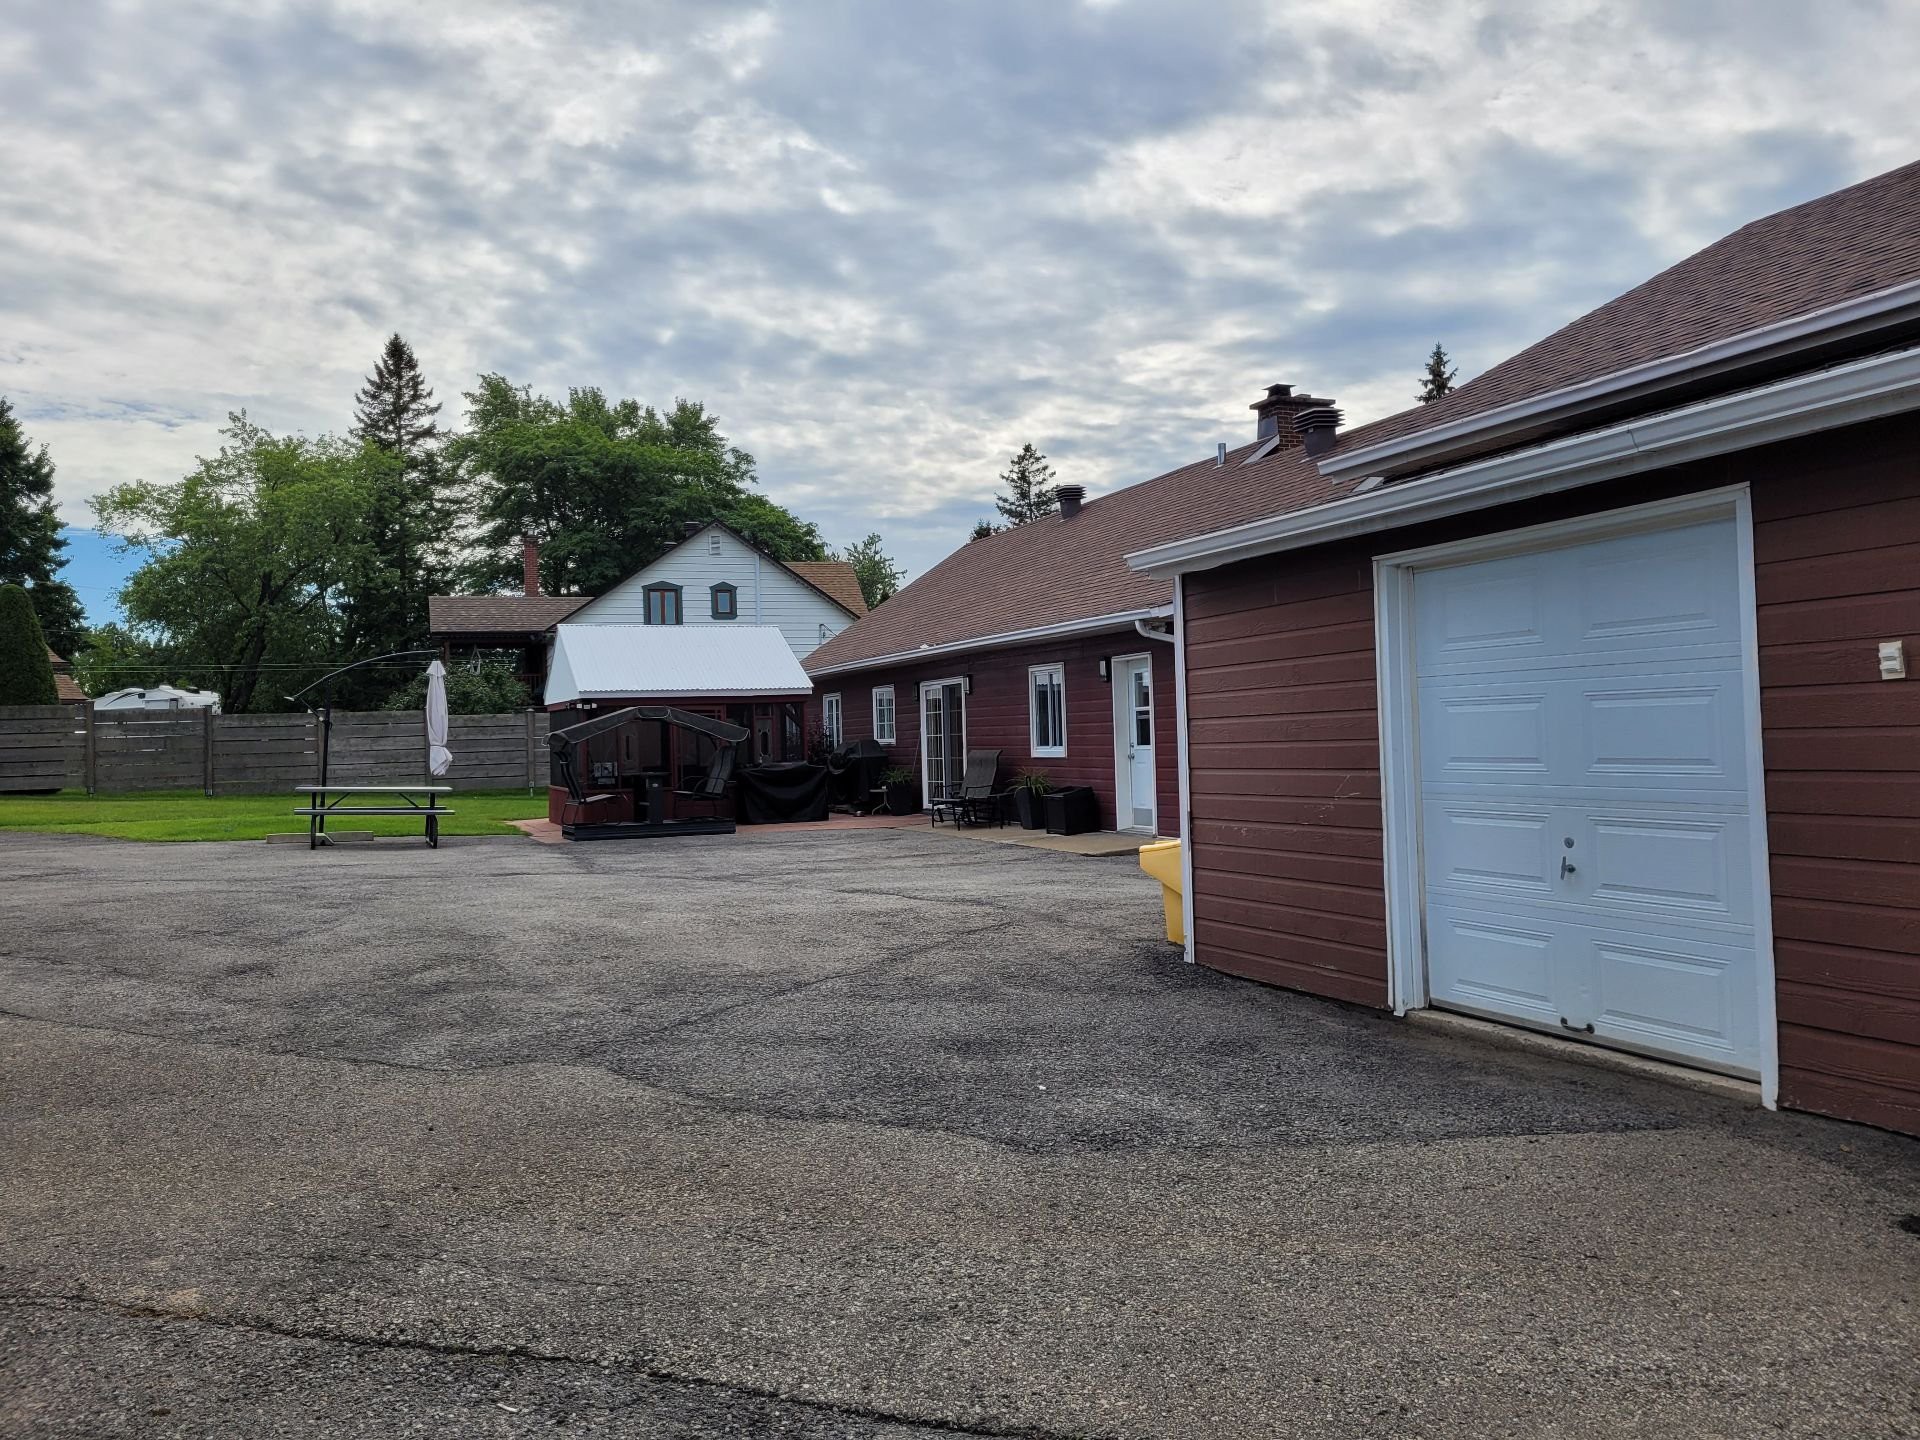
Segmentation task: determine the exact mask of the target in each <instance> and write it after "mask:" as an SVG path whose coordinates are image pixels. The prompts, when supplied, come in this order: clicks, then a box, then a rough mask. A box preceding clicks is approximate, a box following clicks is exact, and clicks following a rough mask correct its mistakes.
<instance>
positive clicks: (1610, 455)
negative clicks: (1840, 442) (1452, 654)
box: [1127, 350, 1920, 576]
mask: <svg viewBox="0 0 1920 1440" xmlns="http://www.w3.org/2000/svg"><path fill="white" fill-rule="evenodd" d="M1914 409H1920V350H1902V351H1898V352H1896V353H1894V354H1891V355H1875V356H1871V357H1869V358H1868V359H1865V360H1855V361H1851V362H1849V363H1848V364H1845V365H1839V366H1835V367H1833V368H1831V369H1827V370H1819V371H1815V372H1814V373H1812V374H1809V375H1797V376H1794V377H1793V378H1792V379H1789V380H1781V381H1777V382H1775V383H1774V384H1771V385H1764V386H1761V387H1759V388H1758V389H1754V390H1743V391H1740V392H1739V393H1737V394H1734V395H1723V396H1720V397H1718V398H1716V399H1713V400H1705V401H1702V402H1700V403H1699V404H1696V405H1688V406H1684V407H1682V408H1680V409H1677V410H1669V411H1666V412H1665V413H1663V414H1659V415H1649V416H1643V417H1642V418H1640V419H1637V420H1633V421H1630V422H1627V423H1624V424H1621V425H1614V426H1610V427H1608V428H1607V429H1604V430H1595V431H1591V432H1589V433H1587V434H1585V435H1575V436H1572V437H1569V438H1568V439H1565V440H1556V441H1553V442H1552V443H1550V444H1547V445H1541V446H1536V447H1535V448H1533V449H1530V450H1521V451H1516V452H1515V453H1513V454H1511V455H1500V456H1496V457H1494V458H1492V459H1490V460H1482V461H1478V462H1476V463H1474V464H1471V465H1462V466H1460V467H1458V468H1457V469H1453V470H1443V471H1440V472H1438V473H1437V474H1434V475H1428V476H1425V477H1423V478H1421V479H1419V480H1408V481H1405V482H1404V483H1402V484H1398V485H1388V486H1385V487H1383V488H1381V489H1377V490H1369V491H1368V492H1366V493H1365V494H1358V495H1350V496H1347V497H1345V498H1343V499H1339V500H1331V501H1328V502H1327V503H1326V504H1324V505H1315V506H1312V507H1310V508H1308V509H1305V510H1294V511H1289V512H1288V513H1286V514H1284V515H1274V516H1270V517H1269V518H1267V519H1265V520H1255V521H1252V522H1251V523H1249V524H1246V525H1236V526H1234V527H1233V528H1231V529H1227V530H1216V531H1214V532H1213V533H1212V534H1208V535H1195V536H1192V537H1190V538H1188V539H1185V540H1176V541H1173V542H1172V543H1171V544H1167V545H1156V546H1154V547H1152V548H1151V549H1147V550H1138V551H1135V552H1134V553H1133V554H1131V555H1129V556H1127V564H1128V565H1130V566H1132V567H1133V568H1134V569H1135V570H1143V571H1146V572H1147V573H1148V574H1152V575H1163V576H1165V575H1178V574H1183V573H1186V572H1189V571H1194V570H1210V569H1212V568H1214V567H1215V566H1218V565H1227V564H1231V563H1232V562H1233V561H1235V560H1245V559H1251V558H1252V557H1254V556H1257V555H1271V554H1274V553H1276V552H1279V551H1283V550H1299V549H1303V548H1305V547H1307V546H1309V545H1320V544H1324V543H1326V542H1328V541H1331V540H1340V539H1344V538H1346V537H1348V536H1351V535H1363V534H1366V533H1368V532H1370V531H1374V530H1385V529H1390V528H1394V527H1397V526H1401V525H1413V524H1417V523H1419V522H1421V521H1424V520H1435V519H1439V518H1441V517H1442V516H1446V515H1457V514H1460V513H1462V512H1464V511H1468V510H1481V509H1485V508H1487V507H1488V506H1492V505H1504V504H1507V503H1509V502H1511V501H1514V500H1525V499H1528V498H1530V497H1532V496H1535V495H1549V494H1552V493H1554V492H1556V491H1560V490H1572V489H1575V488H1577V487H1579V486H1582V485H1592V484H1597V483H1598V482H1600V481H1603V480H1613V479H1617V478H1619V477H1620V476H1623V475H1634V474H1638V473H1640V472H1642V471H1646V470H1658V469H1661V468H1664V467H1666V466H1669V465H1680V464H1684V463H1686V462H1687V461H1689V460H1700V459H1705V458H1706V457H1708V456H1712V455H1724V454H1727V453H1728V452H1730V451H1735V450H1748V449H1752V448H1754V447H1755V446H1759V445H1766V444H1771V443H1772V442H1774V441H1777V440H1790V439H1792V438H1793V437H1795V436H1798V435H1806V434H1811V433H1813V432H1814V431H1818V430H1832V429H1838V428H1839V427H1841V426H1844V425H1855V424H1859V423H1860V422H1862V421H1866V420H1875V419H1879V418H1880V417H1882V416H1885V415H1897V414H1900V413H1901V412H1903V411H1908V410H1914Z"/></svg>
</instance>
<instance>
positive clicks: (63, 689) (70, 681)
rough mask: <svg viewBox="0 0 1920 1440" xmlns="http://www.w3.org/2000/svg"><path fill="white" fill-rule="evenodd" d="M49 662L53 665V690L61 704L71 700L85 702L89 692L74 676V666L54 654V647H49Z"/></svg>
mask: <svg viewBox="0 0 1920 1440" xmlns="http://www.w3.org/2000/svg"><path fill="white" fill-rule="evenodd" d="M47 663H48V664H50V665H51V666H53V691H54V695H55V696H56V697H57V698H58V700H59V701H60V703H61V704H63V705H64V704H66V703H67V702H68V701H70V700H77V701H81V702H83V703H84V702H85V700H86V699H87V692H86V691H84V690H82V689H81V688H80V682H79V681H78V680H75V679H74V678H73V667H72V666H71V665H69V664H67V662H66V661H65V660H64V659H62V658H61V657H60V656H58V655H56V654H54V651H53V647H52V646H51V645H49V646H48V647H47Z"/></svg>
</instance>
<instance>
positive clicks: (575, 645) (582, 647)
mask: <svg viewBox="0 0 1920 1440" xmlns="http://www.w3.org/2000/svg"><path fill="white" fill-rule="evenodd" d="M812 693H813V682H812V681H810V680H808V679H807V672H806V671H804V670H802V669H801V668H800V662H799V660H798V659H796V658H795V656H794V653H793V648H792V647H791V646H790V645H788V644H787V640H786V637H785V636H784V635H782V634H781V633H780V631H779V629H778V628H777V627H776V626H772V625H734V624H728V625H560V626H556V627H555V629H554V632H553V657H552V660H551V661H550V663H549V664H548V666H547V703H548V704H549V705H563V704H566V703H567V702H568V701H572V700H603V699H645V700H654V699H658V700H670V699H688V698H693V697H698V696H713V697H716V698H719V697H727V696H759V695H810V694H812Z"/></svg>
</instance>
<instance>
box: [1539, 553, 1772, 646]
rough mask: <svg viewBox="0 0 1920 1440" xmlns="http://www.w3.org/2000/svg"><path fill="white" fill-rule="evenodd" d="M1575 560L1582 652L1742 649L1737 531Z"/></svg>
mask: <svg viewBox="0 0 1920 1440" xmlns="http://www.w3.org/2000/svg"><path fill="white" fill-rule="evenodd" d="M1573 556H1574V561H1573V564H1572V566H1571V571H1572V574H1573V577H1574V580H1575V583H1576V584H1577V586H1578V589H1579V610H1578V614H1579V616H1580V621H1581V626H1580V632H1579V641H1578V648H1579V649H1580V650H1581V651H1583V652H1586V653H1592V652H1594V651H1606V650H1613V649H1621V648H1631V649H1634V650H1642V651H1644V650H1648V649H1659V648H1665V647H1667V646H1671V645H1683V646H1688V647H1692V646H1697V645H1700V644H1702V643H1704V642H1708V641H1710V640H1712V639H1715V638H1724V639H1726V640H1728V641H1731V642H1733V643H1734V644H1735V645H1736V647H1737V644H1738V641H1739V636H1740V626H1739V615H1738V612H1737V610H1736V609H1735V604H1734V602H1736V601H1737V599H1738V596H1739V587H1738V585H1737V583H1736V579H1737V573H1738V572H1737V569H1736V567H1737V564H1738V560H1737V555H1736V550H1735V547H1734V544H1733V533H1732V531H1731V529H1730V528H1729V527H1727V526H1725V525H1720V524H1715V525H1698V526H1688V527H1687V528H1685V529H1682V530H1668V531H1661V532H1658V533H1655V534H1650V535H1635V536H1629V537H1626V538H1623V539H1620V540H1614V541H1609V542H1607V543H1606V544H1604V545H1599V546H1593V547H1586V548H1582V549H1578V550H1575V551H1574V552H1573ZM1736 653H1737V650H1736Z"/></svg>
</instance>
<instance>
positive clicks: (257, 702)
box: [94, 415, 395, 712]
mask: <svg viewBox="0 0 1920 1440" xmlns="http://www.w3.org/2000/svg"><path fill="white" fill-rule="evenodd" d="M224 433H225V434H226V436H227V443H226V444H225V445H223V446H221V448H220V452H219V454H217V455H215V456H214V457H212V458H211V459H204V458H203V459H202V460H201V461H200V463H199V465H198V466H197V467H196V468H195V469H194V471H193V472H192V473H191V474H190V475H188V476H187V477H186V478H185V479H183V480H180V481H177V482H174V483H171V484H165V483H156V482H151V481H137V482H134V483H132V484H126V485H117V486H114V487H113V488H112V489H110V490H108V491H107V492H106V493H105V494H103V495H101V496H99V497H97V498H96V499H95V501H94V508H95V511H96V512H97V514H98V515H99V518H100V528H101V529H102V530H104V531H107V532H108V533H110V534H115V535H118V536H120V537H121V538H122V540H123V541H124V542H125V543H126V545H128V546H129V547H131V548H132V549H134V550H136V551H139V552H142V553H143V554H144V555H145V557H146V558H145V561H144V563H143V564H142V565H141V566H140V568H139V569H138V570H136V571H134V573H133V574H132V575H131V576H130V577H129V578H128V580H127V583H126V586H125V587H124V588H123V589H122V590H121V592H120V602H121V608H122V609H123V610H124V611H125V613H126V617H127V621H128V628H129V630H130V631H131V633H132V634H133V635H134V636H136V637H137V638H138V640H139V642H140V643H141V644H142V645H143V646H144V647H145V649H146V652H147V658H148V662H149V663H150V664H151V665H152V666H153V668H154V670H155V672H156V674H157V673H158V672H160V671H167V672H170V674H171V676H172V677H173V678H175V679H177V680H183V681H184V680H192V681H195V682H197V683H200V684H204V685H210V686H211V687H212V688H214V689H217V690H219V691H220V693H221V697H222V701H223V703H224V705H225V708H226V709H227V710H228V711H229V712H238V711H243V710H272V709H278V708H283V707H284V704H285V701H284V697H285V695H287V694H288V693H290V692H292V691H294V690H296V689H298V688H299V686H300V685H303V684H305V683H306V681H307V680H309V679H313V678H316V676H317V675H318V674H319V673H320V672H322V671H324V670H327V669H331V668H333V667H334V666H335V665H337V664H339V663H341V645H342V640H343V636H344V635H345V633H346V629H347V626H346V623H345V619H344V617H343V615H342V613H341V606H342V602H343V601H344V599H345V598H346V594H347V587H348V585H349V584H350V582H351V581H352V580H353V579H354V578H355V577H356V576H359V575H363V574H365V573H366V572H367V571H368V570H369V569H370V568H372V566H373V565H374V563H375V562H374V558H373V556H372V554H371V547H370V546H369V545H368V543H367V537H366V516H367V514H368V513H369V510H370V508H371V502H372V499H373V497H374V496H375V495H377V494H378V493H380V490H381V488H382V486H384V485H389V484H390V483H391V480H392V474H391V470H392V467H393V465H394V464H395V462H394V461H393V460H392V458H391V457H388V456H386V455H384V454H383V453H382V452H381V451H380V450H379V449H377V448H376V447H373V446H369V445H361V444H355V443H352V442H349V441H345V440H338V439H334V438H331V437H326V436H323V437H321V438H320V439H318V440H309V439H306V438H305V437H302V436H275V435H271V434H269V433H268V432H267V431H265V430H263V429H261V428H260V427H259V426H257V425H255V424H253V423H252V422H251V421H249V420H248V419H247V418H246V416H244V415H234V416H232V417H231V419H230V421H229V424H228V427H227V429H226V431H225V432H224ZM269 679H271V682H272V683H271V684H269V683H268V682H269Z"/></svg>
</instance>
